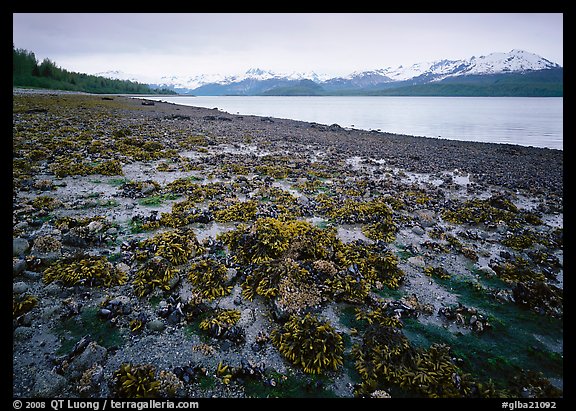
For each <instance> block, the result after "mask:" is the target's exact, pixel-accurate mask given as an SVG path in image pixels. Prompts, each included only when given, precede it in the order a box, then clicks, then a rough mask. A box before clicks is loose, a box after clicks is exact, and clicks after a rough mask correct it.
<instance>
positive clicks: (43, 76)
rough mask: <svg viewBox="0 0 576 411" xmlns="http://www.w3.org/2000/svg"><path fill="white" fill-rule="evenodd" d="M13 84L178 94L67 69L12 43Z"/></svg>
mask: <svg viewBox="0 0 576 411" xmlns="http://www.w3.org/2000/svg"><path fill="white" fill-rule="evenodd" d="M12 66H13V71H12V86H13V87H26V88H43V89H51V90H69V91H83V92H87V93H97V94H98V93H100V94H108V93H111V94H116V93H117V94H176V93H175V92H174V91H172V90H168V89H164V88H163V89H152V88H150V86H148V85H147V84H142V83H137V82H134V81H129V80H112V79H109V78H105V77H100V76H94V75H91V74H84V73H76V72H72V71H68V70H65V69H63V68H60V67H58V66H57V65H56V63H55V62H53V61H51V60H50V59H48V58H45V59H44V60H42V62H38V60H37V59H36V56H35V55H34V53H33V52H31V51H28V50H24V49H17V48H14V46H12Z"/></svg>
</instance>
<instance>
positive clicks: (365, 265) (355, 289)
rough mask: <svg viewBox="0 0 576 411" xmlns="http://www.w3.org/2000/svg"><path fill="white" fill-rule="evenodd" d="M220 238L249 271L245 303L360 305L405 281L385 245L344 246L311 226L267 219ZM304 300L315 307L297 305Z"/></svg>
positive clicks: (330, 233) (331, 232)
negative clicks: (376, 291)
mask: <svg viewBox="0 0 576 411" xmlns="http://www.w3.org/2000/svg"><path fill="white" fill-rule="evenodd" d="M219 238H220V239H221V240H222V242H223V243H224V244H226V245H227V246H228V247H229V248H230V250H231V252H232V255H233V259H234V260H235V262H237V263H239V264H241V265H242V266H244V272H245V277H244V278H245V281H244V282H243V283H242V291H243V294H244V296H245V297H246V298H248V299H253V298H254V296H255V295H260V296H263V297H265V298H268V299H275V298H276V299H277V301H276V302H281V301H280V300H282V303H283V305H285V306H289V305H292V306H293V308H294V309H296V311H298V310H299V309H297V305H300V308H304V307H311V306H314V305H317V304H319V303H320V302H322V301H325V300H328V299H336V300H344V301H349V302H361V301H363V300H364V298H365V297H367V296H368V293H369V292H370V288H371V287H373V286H374V287H376V288H381V287H383V286H386V287H389V288H391V289H396V288H398V287H399V285H400V283H401V282H402V280H403V277H404V274H403V272H402V270H400V269H399V268H398V259H397V257H396V256H395V255H394V254H393V253H392V252H391V251H390V250H388V249H387V247H386V244H384V243H382V242H376V243H374V244H367V243H365V242H362V241H358V242H353V243H347V244H344V243H343V242H342V241H341V240H339V239H338V238H337V237H336V230H335V229H334V228H326V229H322V228H319V227H316V226H314V225H313V224H311V223H309V222H307V221H300V220H290V221H280V220H278V219H275V218H269V217H263V218H259V219H257V220H256V221H255V222H254V223H253V224H252V226H246V225H243V224H241V225H239V226H238V227H237V229H236V230H233V231H229V232H226V233H224V234H222V235H220V237H219ZM281 283H282V284H281ZM281 289H282V290H284V291H286V292H287V293H288V294H292V296H288V295H284V294H283V293H281V292H280V291H281ZM281 294H282V295H281ZM304 294H306V296H304ZM304 298H310V304H296V305H295V304H292V303H297V300H300V301H301V302H303V303H304V300H303V299H304Z"/></svg>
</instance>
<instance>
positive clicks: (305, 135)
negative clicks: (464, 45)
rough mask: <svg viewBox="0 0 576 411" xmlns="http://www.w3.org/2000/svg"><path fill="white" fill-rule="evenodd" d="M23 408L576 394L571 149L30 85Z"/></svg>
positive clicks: (18, 380)
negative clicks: (62, 402)
mask: <svg viewBox="0 0 576 411" xmlns="http://www.w3.org/2000/svg"><path fill="white" fill-rule="evenodd" d="M12 169H13V174H12V176H13V217H12V221H13V370H12V372H13V395H14V397H58V398H66V397H69V398H77V397H82V398H101V397H106V398H136V397H156V398H185V397H188V398H209V397H224V398H265V397H280V398H285V397H286V398H287V397H301V398H302V397H303V398H313V397H314V398H316V397H326V398H328V397H330V398H332V397H344V398H354V397H372V398H382V397H392V398H407V397H410V398H413V397H418V398H423V397H424V398H428V397H459V398H560V397H563V153H562V151H560V150H552V149H542V148H534V147H522V146H515V145H508V144H487V143H472V142H459V141H453V140H441V139H434V138H423V137H413V136H404V135H393V134H387V133H383V132H374V131H364V130H357V129H345V128H342V127H340V126H339V125H337V124H333V125H322V124H317V123H306V122H300V121H294V120H286V119H279V118H269V117H256V116H241V115H233V114H230V113H226V112H223V111H221V110H218V109H217V108H214V109H206V108H196V107H188V106H178V105H175V104H171V103H166V102H158V101H155V102H154V101H151V100H145V99H141V98H132V97H130V96H116V95H114V96H101V95H88V94H73V93H56V92H51V91H46V92H35V93H31V92H20V91H17V90H15V91H14V94H13V160H12Z"/></svg>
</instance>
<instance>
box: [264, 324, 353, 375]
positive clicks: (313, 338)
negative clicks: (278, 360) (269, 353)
mask: <svg viewBox="0 0 576 411" xmlns="http://www.w3.org/2000/svg"><path fill="white" fill-rule="evenodd" d="M270 339H271V341H272V343H273V344H274V346H275V347H276V348H277V349H278V350H279V351H280V353H281V354H282V355H283V356H284V357H286V358H287V359H288V360H289V361H290V362H291V363H293V364H294V365H297V366H299V367H302V368H303V370H304V372H306V373H309V374H322V373H324V372H326V371H330V370H333V371H336V370H337V369H338V368H339V367H340V366H341V365H342V361H343V353H344V343H343V340H342V337H341V336H340V334H338V333H337V332H336V330H335V328H334V327H333V326H332V325H331V324H330V323H329V322H322V321H320V320H319V319H318V318H316V317H314V316H312V315H311V314H306V315H305V316H303V317H300V316H297V315H293V316H291V317H290V319H289V320H288V321H287V322H286V323H285V324H284V325H283V326H282V328H281V329H275V330H273V331H272V333H271V334H270Z"/></svg>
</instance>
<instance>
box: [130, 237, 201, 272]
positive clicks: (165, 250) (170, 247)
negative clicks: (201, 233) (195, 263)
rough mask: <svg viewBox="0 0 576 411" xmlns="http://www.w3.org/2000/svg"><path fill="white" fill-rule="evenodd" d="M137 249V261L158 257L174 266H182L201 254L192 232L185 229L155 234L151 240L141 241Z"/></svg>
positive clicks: (199, 246)
mask: <svg viewBox="0 0 576 411" xmlns="http://www.w3.org/2000/svg"><path fill="white" fill-rule="evenodd" d="M138 248H139V250H140V252H139V253H138V254H137V256H136V258H137V259H139V260H140V259H146V258H149V257H151V256H159V257H164V258H166V259H167V260H169V261H170V262H171V263H172V264H175V265H180V264H184V263H186V262H187V261H188V260H190V259H191V258H193V257H195V256H196V255H197V254H198V253H201V252H202V246H201V245H200V243H199V242H198V239H197V238H196V235H195V234H194V232H193V231H192V230H187V229H179V230H175V231H165V232H163V233H159V234H156V235H155V236H154V237H152V238H149V239H147V240H143V241H141V242H140V243H139V244H138Z"/></svg>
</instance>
